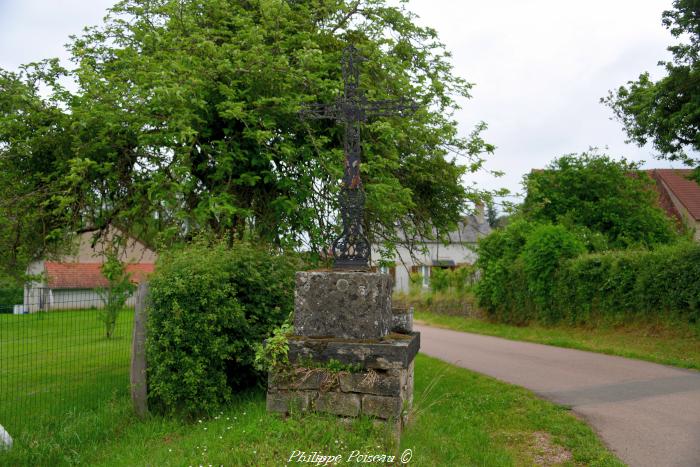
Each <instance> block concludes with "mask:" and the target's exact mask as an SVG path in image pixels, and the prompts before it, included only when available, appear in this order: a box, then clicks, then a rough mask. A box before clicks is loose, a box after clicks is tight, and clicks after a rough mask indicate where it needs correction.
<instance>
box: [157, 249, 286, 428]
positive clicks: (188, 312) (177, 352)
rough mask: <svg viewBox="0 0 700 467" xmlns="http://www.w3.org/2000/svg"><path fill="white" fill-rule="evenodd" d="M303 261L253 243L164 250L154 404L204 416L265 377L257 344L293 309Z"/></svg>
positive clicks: (159, 281) (160, 262) (159, 276)
mask: <svg viewBox="0 0 700 467" xmlns="http://www.w3.org/2000/svg"><path fill="white" fill-rule="evenodd" d="M297 268H298V262H297V261H296V260H295V259H294V258H291V257H288V256H280V255H275V254H270V253H269V252H267V251H264V250H261V249H258V248H255V247H252V246H250V245H247V244H238V245H234V247H233V248H226V247H224V246H216V247H213V248H212V247H206V246H202V245H194V246H191V247H188V248H186V249H183V250H178V251H175V252H171V253H169V254H165V255H162V256H161V258H160V259H159V260H158V264H157V268H156V272H155V273H154V275H153V276H152V278H151V282H150V284H151V289H150V291H151V307H150V310H149V317H148V339H147V355H148V378H149V379H148V389H149V404H150V405H151V407H153V408H154V409H155V410H156V411H159V412H168V413H174V412H178V413H184V414H190V415H193V414H199V413H206V412H211V411H212V410H215V409H216V408H218V407H219V406H220V405H221V404H223V403H225V402H227V401H228V400H229V399H230V397H231V394H232V392H233V391H234V390H235V389H237V388H241V387H245V386H249V385H251V384H254V383H255V382H257V381H259V380H260V378H261V376H262V375H259V374H258V373H256V371H255V370H254V368H253V360H254V356H255V346H256V344H258V343H260V342H261V341H262V340H263V339H265V338H266V337H268V336H269V335H270V334H271V332H272V330H273V329H274V328H275V327H277V326H279V325H280V324H281V323H282V322H283V321H284V320H285V319H286V318H287V317H288V316H289V314H290V313H291V311H292V310H293V304H294V271H295V270H296V269H297Z"/></svg>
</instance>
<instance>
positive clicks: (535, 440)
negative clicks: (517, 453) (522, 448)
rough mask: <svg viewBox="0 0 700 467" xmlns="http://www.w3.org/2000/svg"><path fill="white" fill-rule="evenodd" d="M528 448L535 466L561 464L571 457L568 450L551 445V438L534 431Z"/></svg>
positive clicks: (543, 433)
mask: <svg viewBox="0 0 700 467" xmlns="http://www.w3.org/2000/svg"><path fill="white" fill-rule="evenodd" d="M530 448H531V451H530V452H531V453H532V460H533V461H534V462H535V465H540V466H544V467H549V466H554V465H560V464H563V463H564V462H568V461H570V460H571V459H572V457H573V456H572V455H571V452H570V451H569V450H568V449H566V448H563V447H561V446H558V445H556V444H553V443H552V436H551V435H550V434H549V433H545V432H544V431H536V432H534V433H533V434H532V441H531V442H530Z"/></svg>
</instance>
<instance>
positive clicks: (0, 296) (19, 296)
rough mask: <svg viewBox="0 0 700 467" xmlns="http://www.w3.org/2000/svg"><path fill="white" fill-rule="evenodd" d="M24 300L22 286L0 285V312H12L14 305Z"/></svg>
mask: <svg viewBox="0 0 700 467" xmlns="http://www.w3.org/2000/svg"><path fill="white" fill-rule="evenodd" d="M23 302H24V289H23V288H22V287H1V286H0V313H12V311H13V309H14V306H15V305H19V304H21V303H23Z"/></svg>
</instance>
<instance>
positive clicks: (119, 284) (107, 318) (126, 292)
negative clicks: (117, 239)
mask: <svg viewBox="0 0 700 467" xmlns="http://www.w3.org/2000/svg"><path fill="white" fill-rule="evenodd" d="M100 270H101V271H102V275H103V276H104V277H105V279H107V282H108V284H107V287H105V288H104V289H102V290H100V291H99V293H100V297H101V298H102V301H103V302H104V308H103V309H102V310H101V313H100V315H99V316H100V320H101V321H102V322H103V323H104V325H105V337H107V339H110V338H111V337H112V335H113V334H114V328H115V326H116V325H117V317H118V316H119V312H120V311H121V310H122V309H123V308H124V305H125V304H126V301H127V300H128V298H129V296H130V295H131V294H132V293H133V292H134V289H135V288H136V286H135V285H134V284H133V283H132V282H131V278H130V277H129V274H128V273H127V272H126V268H125V265H124V264H123V263H122V262H121V261H119V255H118V254H117V252H116V251H110V252H107V255H106V258H105V262H104V264H102V267H101V268H100Z"/></svg>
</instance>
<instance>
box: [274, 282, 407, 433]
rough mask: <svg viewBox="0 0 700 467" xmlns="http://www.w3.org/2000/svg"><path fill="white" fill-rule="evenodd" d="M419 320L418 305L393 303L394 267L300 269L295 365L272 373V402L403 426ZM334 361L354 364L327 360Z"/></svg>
mask: <svg viewBox="0 0 700 467" xmlns="http://www.w3.org/2000/svg"><path fill="white" fill-rule="evenodd" d="M412 321H413V320H412V310H408V311H407V310H396V312H393V311H392V308H391V279H390V277H389V276H388V275H386V274H381V273H369V272H341V271H310V272H298V273H297V276H296V291H295V316H294V331H295V335H294V336H292V337H290V341H289V361H290V363H291V368H289V369H287V370H286V371H283V372H278V373H273V374H270V379H269V385H268V394H267V408H268V410H269V411H273V412H281V413H289V412H293V411H308V410H312V411H318V412H327V413H332V414H336V415H339V416H343V417H357V416H359V415H361V414H364V415H368V416H372V417H376V418H378V419H381V420H393V421H396V422H397V423H398V425H397V426H398V427H399V428H400V426H401V424H402V422H405V416H406V414H407V413H408V410H409V409H410V407H411V404H412V402H413V360H414V358H415V355H416V353H417V352H418V349H419V347H420V336H419V334H418V333H414V332H412ZM331 361H333V362H337V363H335V364H334V367H338V363H340V364H341V365H340V366H341V367H343V366H345V367H346V368H349V370H347V371H346V370H340V371H338V370H337V369H336V370H331V369H329V368H327V367H326V366H324V365H325V364H327V363H328V362H331ZM350 369H351V370H350Z"/></svg>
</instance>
